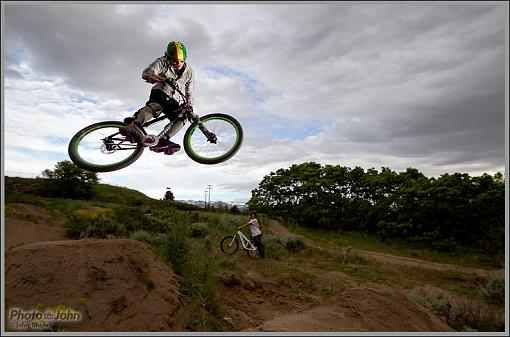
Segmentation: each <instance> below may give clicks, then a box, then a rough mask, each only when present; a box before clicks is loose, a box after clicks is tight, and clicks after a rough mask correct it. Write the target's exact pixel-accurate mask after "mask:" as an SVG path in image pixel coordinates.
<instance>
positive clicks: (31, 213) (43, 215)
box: [5, 203, 66, 249]
mask: <svg viewBox="0 0 510 337" xmlns="http://www.w3.org/2000/svg"><path fill="white" fill-rule="evenodd" d="M5 208H6V212H5V214H6V215H5V248H6V249H10V248H11V247H16V246H20V245H22V244H26V243H30V242H39V241H55V240H65V239H66V235H65V229H64V225H63V222H64V221H63V220H62V219H57V218H55V216H54V215H52V214H50V213H49V212H48V211H46V210H44V209H42V208H40V207H37V206H34V205H27V204H20V203H8V204H6V205H5Z"/></svg>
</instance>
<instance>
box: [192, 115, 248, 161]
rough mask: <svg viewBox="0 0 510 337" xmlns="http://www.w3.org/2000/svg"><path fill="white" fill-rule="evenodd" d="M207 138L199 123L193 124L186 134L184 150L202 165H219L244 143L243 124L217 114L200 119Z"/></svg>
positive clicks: (232, 118)
mask: <svg viewBox="0 0 510 337" xmlns="http://www.w3.org/2000/svg"><path fill="white" fill-rule="evenodd" d="M200 121H201V122H202V125H203V126H204V127H205V130H206V131H205V132H208V133H209V135H208V136H206V134H205V132H204V130H203V129H201V127H200V125H199V124H198V123H193V124H191V126H190V127H189V128H188V130H186V133H185V134H184V141H183V143H184V150H185V151H186V154H187V155H188V156H189V157H190V158H191V159H193V160H194V161H196V162H198V163H200V164H218V163H222V162H224V161H226V160H228V159H230V158H231V157H232V156H233V155H235V154H236V153H237V151H239V149H240V147H241V143H242V142H243V129H242V128H241V124H239V122H238V121H237V120H236V119H235V118H234V117H232V116H229V115H225V114H220V113H215V114H210V115H205V116H203V117H202V118H200Z"/></svg>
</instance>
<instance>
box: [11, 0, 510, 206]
mask: <svg viewBox="0 0 510 337" xmlns="http://www.w3.org/2000/svg"><path fill="white" fill-rule="evenodd" d="M2 7H3V8H2V9H3V18H2V19H3V20H2V22H3V26H4V27H3V40H2V44H3V48H2V61H3V93H2V97H3V110H2V114H3V124H2V128H3V130H2V131H3V134H4V145H3V149H2V150H3V151H4V159H5V161H4V170H5V171H6V172H7V173H8V172H28V173H34V174H37V173H40V172H41V171H42V170H44V169H46V168H50V169H51V168H53V167H54V165H55V164H56V163H57V162H58V161H61V160H68V159H69V158H68V155H67V145H68V142H69V140H70V139H71V137H72V136H73V135H74V134H75V133H76V132H77V131H78V130H80V129H82V128H83V127H85V126H86V125H89V124H92V123H95V122H99V121H103V120H122V119H123V118H124V117H127V116H131V115H132V114H133V112H134V111H136V110H137V109H138V108H140V107H141V106H143V105H144V104H145V102H146V100H147V98H148V95H149V93H150V89H151V85H150V84H147V83H145V82H144V81H143V80H142V79H141V73H142V70H143V69H144V68H145V67H146V66H147V65H148V64H150V63H151V62H152V61H153V60H154V59H156V58H157V57H160V56H162V55H163V51H164V49H165V48H166V44H167V43H168V42H169V41H172V40H178V41H182V42H183V43H184V44H185V45H186V46H187V49H188V64H189V65H190V66H191V67H192V68H193V70H194V71H195V76H196V85H195V91H196V103H195V111H196V112H197V113H198V114H199V115H205V114H208V113H213V112H222V113H227V114H230V115H232V116H234V117H236V118H237V119H238V120H239V121H240V122H241V124H242V126H243V129H244V132H245V140H244V143H243V146H242V148H241V150H240V151H239V152H238V154H237V155H236V156H235V157H233V158H232V159H230V160H229V161H227V162H225V163H222V164H218V165H215V166H205V165H201V164H198V163H195V162H193V161H192V160H191V159H190V158H188V157H187V156H186V153H185V152H184V151H180V152H179V153H177V154H175V155H173V156H165V155H163V154H156V153H153V152H151V151H145V152H144V154H143V155H142V157H141V158H140V159H139V160H138V161H137V162H135V163H134V164H133V165H131V166H129V167H127V168H125V169H122V170H119V171H116V172H111V173H100V174H99V177H100V178H101V181H102V182H103V183H109V184H115V185H120V186H126V187H129V188H134V189H137V190H140V191H142V192H144V193H145V194H147V195H149V196H151V197H154V198H161V197H163V195H164V193H165V190H166V188H167V187H170V188H171V189H172V191H173V193H174V195H175V197H176V199H195V200H202V199H203V197H204V190H205V188H206V186H207V185H209V184H210V185H212V187H213V189H212V191H211V200H223V201H247V200H248V199H249V198H250V196H251V190H252V189H254V188H256V187H257V186H258V183H259V182H260V181H261V179H262V178H263V177H264V176H265V175H266V174H269V173H270V172H272V171H276V170H277V169H279V168H288V167H289V166H290V165H292V164H296V163H302V162H306V161H316V162H319V163H322V164H334V165H342V166H348V167H351V168H353V167H355V166H361V167H363V168H365V169H368V168H371V167H373V168H376V169H380V168H381V167H389V168H391V169H392V170H395V171H398V172H400V171H403V170H405V169H406V168H407V167H414V168H417V169H418V170H420V171H421V172H422V173H424V174H426V175H428V176H439V175H441V174H443V173H454V172H466V173H469V174H471V175H480V174H482V173H485V172H486V173H491V174H492V173H495V172H497V171H500V172H504V171H505V163H506V161H505V131H506V130H505V125H506V123H505V118H506V117H505V114H508V111H506V112H505V95H506V94H505V93H506V90H505V60H506V59H505V58H507V57H508V55H505V50H506V48H508V44H507V41H506V40H505V25H506V23H507V20H508V3H504V2H503V3H499V4H491V3H489V4H484V3H471V4H461V3H460V4H451V3H450V4H447V3H414V4H412V3H408V4H405V3H392V4H385V3H380V4H379V3H361V2H360V3H341V2H338V3H335V2H330V3H327V4H310V3H298V4H276V3H268V4H219V3H216V4H215V3H209V4H170V3H167V4H161V3H160V4H147V5H135V4H121V3H119V4H29V5H27V4H16V3H7V4H6V3H5V2H3V3H2ZM185 129H186V127H185V128H183V130H182V131H181V132H180V133H179V134H177V135H176V136H175V137H174V138H173V140H174V141H175V142H177V143H180V144H182V136H183V134H184V130H185Z"/></svg>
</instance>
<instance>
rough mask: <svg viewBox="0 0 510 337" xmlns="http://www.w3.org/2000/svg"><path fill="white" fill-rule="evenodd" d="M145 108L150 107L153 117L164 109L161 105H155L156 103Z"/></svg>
mask: <svg viewBox="0 0 510 337" xmlns="http://www.w3.org/2000/svg"><path fill="white" fill-rule="evenodd" d="M145 107H148V108H149V109H151V110H152V115H153V116H154V115H156V114H157V113H158V112H160V111H161V109H162V108H163V107H162V106H161V105H160V104H158V103H154V102H152V103H149V104H147V105H146V106H145ZM142 109H143V108H142Z"/></svg>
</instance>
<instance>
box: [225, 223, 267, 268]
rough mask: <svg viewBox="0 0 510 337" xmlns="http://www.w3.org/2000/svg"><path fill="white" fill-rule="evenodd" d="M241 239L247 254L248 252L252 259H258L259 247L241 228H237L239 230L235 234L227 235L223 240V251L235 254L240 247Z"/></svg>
mask: <svg viewBox="0 0 510 337" xmlns="http://www.w3.org/2000/svg"><path fill="white" fill-rule="evenodd" d="M238 238H239V239H238ZM239 240H240V241H241V245H242V247H243V249H244V250H245V251H246V254H248V256H249V257H250V258H251V259H254V260H256V259H258V258H259V251H258V250H257V247H255V245H254V244H253V242H252V241H251V240H250V239H248V238H247V237H246V236H245V235H244V234H243V232H241V230H240V229H237V232H236V233H235V234H234V236H232V235H229V236H225V237H224V238H223V239H222V240H221V244H220V247H221V251H222V252H223V253H225V254H228V255H233V254H235V253H236V252H237V250H238V249H239Z"/></svg>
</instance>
